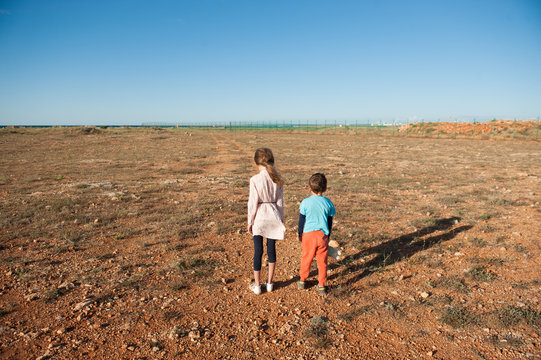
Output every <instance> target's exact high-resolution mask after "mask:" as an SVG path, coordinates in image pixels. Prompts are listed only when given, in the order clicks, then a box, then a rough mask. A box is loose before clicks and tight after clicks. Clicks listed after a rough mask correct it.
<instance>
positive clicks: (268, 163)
mask: <svg viewBox="0 0 541 360" xmlns="http://www.w3.org/2000/svg"><path fill="white" fill-rule="evenodd" d="M254 161H255V163H256V164H257V165H262V166H264V167H265V168H266V169H267V172H268V173H269V175H270V178H271V180H272V181H273V182H274V183H275V184H277V185H278V186H284V179H283V178H282V176H281V175H280V174H279V173H278V171H277V170H276V168H275V167H274V155H272V150H271V149H269V148H259V149H257V150H256V151H255V155H254Z"/></svg>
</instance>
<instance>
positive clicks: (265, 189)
mask: <svg viewBox="0 0 541 360" xmlns="http://www.w3.org/2000/svg"><path fill="white" fill-rule="evenodd" d="M254 161H255V163H256V165H257V166H258V168H259V174H257V175H254V176H252V178H251V179H250V197H249V198H248V226H247V230H248V233H249V234H250V235H253V240H254V282H253V283H252V284H250V290H252V291H253V292H254V293H255V294H260V293H261V285H260V283H259V281H260V272H261V258H262V256H263V238H264V237H266V238H267V257H268V259H269V275H268V278H267V283H266V288H267V291H268V292H270V291H272V288H273V283H272V279H273V277H274V270H275V268H276V246H275V240H282V239H283V238H284V232H285V230H286V228H285V226H284V188H283V185H284V180H283V179H282V177H281V176H280V174H278V171H276V169H275V168H274V156H273V155H272V151H271V149H267V148H260V149H257V150H256V151H255V155H254Z"/></svg>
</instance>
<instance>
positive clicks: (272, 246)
mask: <svg viewBox="0 0 541 360" xmlns="http://www.w3.org/2000/svg"><path fill="white" fill-rule="evenodd" d="M267 257H268V258H269V276H268V277H267V284H272V280H273V279H274V270H275V269H276V240H273V239H267Z"/></svg>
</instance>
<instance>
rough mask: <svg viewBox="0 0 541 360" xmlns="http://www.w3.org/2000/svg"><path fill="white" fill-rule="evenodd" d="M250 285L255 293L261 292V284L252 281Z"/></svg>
mask: <svg viewBox="0 0 541 360" xmlns="http://www.w3.org/2000/svg"><path fill="white" fill-rule="evenodd" d="M248 287H249V288H250V290H252V291H253V293H254V294H256V295H259V294H261V286H257V285H256V284H254V283H251V284H250V285H249V286H248Z"/></svg>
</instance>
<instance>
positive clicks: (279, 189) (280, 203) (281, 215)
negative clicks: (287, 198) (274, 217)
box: [276, 186, 284, 222]
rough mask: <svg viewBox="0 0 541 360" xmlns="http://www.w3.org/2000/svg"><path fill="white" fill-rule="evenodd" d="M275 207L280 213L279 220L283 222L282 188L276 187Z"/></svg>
mask: <svg viewBox="0 0 541 360" xmlns="http://www.w3.org/2000/svg"><path fill="white" fill-rule="evenodd" d="M276 207H277V208H278V213H279V214H280V220H282V222H284V188H283V187H281V186H279V187H278V199H276Z"/></svg>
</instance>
